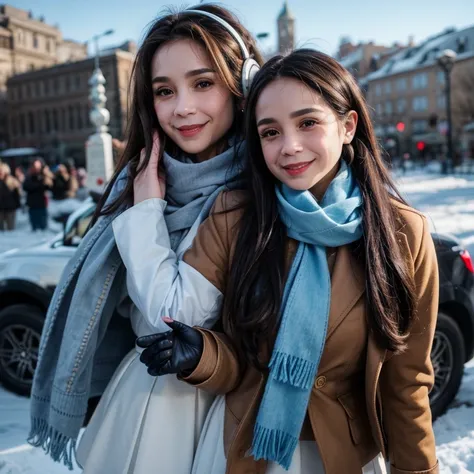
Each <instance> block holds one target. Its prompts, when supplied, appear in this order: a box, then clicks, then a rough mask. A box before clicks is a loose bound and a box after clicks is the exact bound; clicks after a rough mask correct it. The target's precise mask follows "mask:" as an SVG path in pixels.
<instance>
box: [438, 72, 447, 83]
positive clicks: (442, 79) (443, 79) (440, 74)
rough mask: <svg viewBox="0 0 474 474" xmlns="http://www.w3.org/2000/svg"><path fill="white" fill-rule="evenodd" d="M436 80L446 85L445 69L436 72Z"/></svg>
mask: <svg viewBox="0 0 474 474" xmlns="http://www.w3.org/2000/svg"><path fill="white" fill-rule="evenodd" d="M436 82H437V83H438V84H442V85H444V84H445V82H446V75H445V74H444V72H443V71H437V72H436Z"/></svg>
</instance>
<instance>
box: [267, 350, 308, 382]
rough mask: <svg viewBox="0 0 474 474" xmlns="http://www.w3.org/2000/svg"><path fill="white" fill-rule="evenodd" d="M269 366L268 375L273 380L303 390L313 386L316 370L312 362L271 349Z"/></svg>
mask: <svg viewBox="0 0 474 474" xmlns="http://www.w3.org/2000/svg"><path fill="white" fill-rule="evenodd" d="M269 367H270V376H271V377H272V378H273V379H274V380H277V381H279V382H284V383H289V384H290V385H292V386H293V387H297V388H301V389H303V390H309V389H310V388H311V387H312V386H313V383H314V377H315V373H316V370H317V365H316V364H315V363H314V362H311V361H309V360H305V359H302V358H301V357H296V356H293V355H290V354H285V353H283V352H276V351H273V354H272V358H271V360H270V364H269Z"/></svg>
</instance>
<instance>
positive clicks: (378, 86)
mask: <svg viewBox="0 0 474 474" xmlns="http://www.w3.org/2000/svg"><path fill="white" fill-rule="evenodd" d="M375 95H376V96H377V97H380V96H381V95H382V85H381V84H376V85H375Z"/></svg>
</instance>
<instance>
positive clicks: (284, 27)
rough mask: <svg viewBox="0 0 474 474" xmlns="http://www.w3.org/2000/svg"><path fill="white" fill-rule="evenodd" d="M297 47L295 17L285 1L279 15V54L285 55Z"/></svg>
mask: <svg viewBox="0 0 474 474" xmlns="http://www.w3.org/2000/svg"><path fill="white" fill-rule="evenodd" d="M294 47H295V17H294V16H293V14H292V13H291V12H290V9H289V8H288V1H287V0H285V3H284V4H283V8H282V9H281V12H280V14H279V15H278V52H279V53H285V52H288V51H291V50H293V49H294Z"/></svg>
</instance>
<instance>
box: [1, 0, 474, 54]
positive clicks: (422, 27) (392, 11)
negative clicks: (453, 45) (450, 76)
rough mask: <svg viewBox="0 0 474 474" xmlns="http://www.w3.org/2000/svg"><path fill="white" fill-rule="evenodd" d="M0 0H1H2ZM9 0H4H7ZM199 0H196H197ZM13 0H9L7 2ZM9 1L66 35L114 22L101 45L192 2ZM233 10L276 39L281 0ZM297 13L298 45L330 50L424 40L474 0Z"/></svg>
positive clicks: (312, 3) (317, 4)
mask: <svg viewBox="0 0 474 474" xmlns="http://www.w3.org/2000/svg"><path fill="white" fill-rule="evenodd" d="M0 1H1V0H0ZM7 1H8V0H7ZM196 1H198V0H196ZM10 2H11V3H10ZM10 2H8V3H10V4H11V5H13V6H16V7H18V8H23V9H25V10H31V11H32V12H33V15H34V16H35V17H38V16H40V15H44V16H45V18H46V21H47V22H48V23H50V24H55V23H57V24H59V26H60V28H61V30H62V32H63V35H64V37H65V38H71V39H75V40H78V41H86V40H88V39H90V38H91V37H92V36H93V35H95V34H97V33H100V32H102V31H104V30H106V29H109V28H113V29H114V30H115V33H114V35H113V36H110V37H108V38H105V39H104V40H102V41H103V44H101V47H102V46H104V47H105V46H108V45H112V44H117V43H119V42H122V41H125V40H126V39H132V40H135V41H137V42H139V40H140V38H141V37H142V35H143V33H144V31H145V29H146V26H147V25H148V24H149V22H150V21H152V20H153V18H155V16H156V15H158V14H159V13H160V10H161V9H162V8H164V7H166V6H167V5H176V6H183V5H191V4H193V2H188V3H186V2H183V1H173V0H168V1H166V0H164V1H163V0H156V1H151V0H95V1H92V0H81V1H79V0H67V1H58V0H13V1H12V0H10ZM220 3H221V4H222V5H224V6H226V7H228V8H230V9H231V10H232V11H233V12H234V13H236V14H237V15H238V16H239V18H240V19H241V20H242V21H243V22H244V24H245V25H246V26H247V27H248V28H249V29H250V31H251V32H252V33H254V34H256V33H259V32H269V33H270V37H269V38H268V39H267V40H264V41H265V42H264V43H263V44H262V45H261V46H262V47H263V48H266V49H269V50H272V49H273V48H274V47H275V45H276V17H277V16H278V13H279V12H280V10H281V7H282V5H283V0H225V1H221V2H220ZM288 3H289V6H290V10H291V11H292V12H293V14H294V16H295V17H296V40H297V46H313V47H316V48H318V49H321V50H323V51H325V52H327V53H330V54H331V53H334V52H335V50H336V49H337V46H338V43H339V39H340V37H341V36H349V37H350V38H351V39H352V40H353V41H356V42H358V41H369V40H374V41H375V42H377V43H378V44H386V45H390V44H392V43H393V42H394V41H401V42H406V41H407V40H408V37H409V36H410V35H414V37H415V41H416V42H418V41H420V40H423V39H424V38H426V37H427V36H430V35H432V34H435V33H437V32H439V31H441V30H443V29H445V28H446V27H450V26H454V27H457V28H462V27H466V26H471V25H472V24H474V0H449V1H447V0H396V1H393V2H385V1H382V0H289V2H288Z"/></svg>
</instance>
